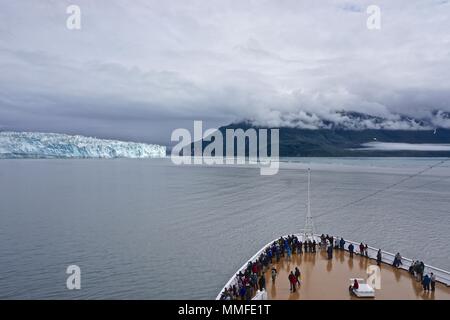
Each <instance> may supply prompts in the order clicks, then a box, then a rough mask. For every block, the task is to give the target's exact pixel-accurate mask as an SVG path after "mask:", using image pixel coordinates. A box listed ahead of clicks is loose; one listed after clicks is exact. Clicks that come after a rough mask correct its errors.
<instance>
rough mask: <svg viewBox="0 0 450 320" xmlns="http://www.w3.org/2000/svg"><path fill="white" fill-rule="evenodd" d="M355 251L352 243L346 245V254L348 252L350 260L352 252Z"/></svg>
mask: <svg viewBox="0 0 450 320" xmlns="http://www.w3.org/2000/svg"><path fill="white" fill-rule="evenodd" d="M354 250H355V246H354V245H353V243H350V244H349V245H348V252H350V258H353V251H354Z"/></svg>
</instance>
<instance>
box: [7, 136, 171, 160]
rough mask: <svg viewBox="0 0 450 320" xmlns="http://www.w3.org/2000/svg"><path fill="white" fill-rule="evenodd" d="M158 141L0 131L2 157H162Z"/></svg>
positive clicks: (161, 149)
mask: <svg viewBox="0 0 450 320" xmlns="http://www.w3.org/2000/svg"><path fill="white" fill-rule="evenodd" d="M165 156H166V147H165V146H161V145H157V144H146V143H136V142H125V141H117V140H105V139H97V138H91V137H85V136H80V135H67V134H59V133H39V132H0V158H44V159H46V158H103V159H113V158H131V159H145V158H162V157H165Z"/></svg>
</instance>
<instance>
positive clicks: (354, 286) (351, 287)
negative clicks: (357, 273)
mask: <svg viewBox="0 0 450 320" xmlns="http://www.w3.org/2000/svg"><path fill="white" fill-rule="evenodd" d="M358 288H359V283H358V280H356V279H355V280H354V281H353V285H351V286H350V287H349V288H348V290H349V291H350V292H353V290H358Z"/></svg>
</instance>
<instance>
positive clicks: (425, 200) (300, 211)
mask: <svg viewBox="0 0 450 320" xmlns="http://www.w3.org/2000/svg"><path fill="white" fill-rule="evenodd" d="M282 160H283V161H282V163H281V165H280V166H281V168H280V171H279V172H278V174H276V175H273V176H261V175H260V170H259V169H258V168H256V167H254V166H251V167H250V166H202V165H195V166H194V165H184V166H175V165H173V164H172V163H171V161H170V159H149V160H125V159H118V160H56V159H55V160H0V298H3V299H12V298H16V299H28V298H38V299H51V298H56V299H75V298H84V299H85V298H91V299H105V298H112V299H185V298H186V299H213V298H215V296H216V295H217V293H218V292H219V291H220V290H221V288H222V287H223V285H224V284H225V283H226V282H227V281H228V279H229V278H230V277H231V276H232V275H233V274H234V272H235V271H236V270H237V269H238V268H239V267H240V266H241V265H242V264H244V263H245V262H246V261H247V259H248V258H249V257H251V256H252V255H253V254H254V253H255V252H256V251H258V250H259V249H260V248H261V247H262V246H263V245H265V244H266V243H267V242H269V241H271V240H273V239H274V238H277V237H279V236H280V235H286V234H289V233H294V232H299V230H300V229H301V228H302V227H303V223H304V217H305V213H306V190H307V185H306V181H307V176H306V169H307V168H311V169H312V178H311V208H312V213H313V216H314V217H315V227H316V231H317V233H329V234H333V235H335V236H343V237H344V238H347V239H349V240H354V241H364V242H367V243H368V244H369V245H370V246H374V247H380V248H382V249H384V250H386V251H390V252H397V251H399V252H401V254H402V255H403V256H405V257H410V258H414V259H421V260H423V261H424V262H425V263H427V264H431V265H434V266H436V267H440V268H443V269H447V270H449V269H450V247H449V243H450V232H449V227H450V161H446V160H445V159H439V158H365V159H363V158H305V159H302V158H287V159H282ZM420 172H421V173H420ZM419 173H420V174H419ZM73 264H75V265H78V266H79V267H80V268H81V289H80V290H68V289H67V288H66V279H67V277H68V275H67V274H66V268H67V267H68V266H69V265H73Z"/></svg>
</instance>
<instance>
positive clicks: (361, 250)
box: [359, 242, 364, 256]
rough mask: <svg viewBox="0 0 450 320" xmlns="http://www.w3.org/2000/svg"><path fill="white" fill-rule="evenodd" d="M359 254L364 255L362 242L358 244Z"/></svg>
mask: <svg viewBox="0 0 450 320" xmlns="http://www.w3.org/2000/svg"><path fill="white" fill-rule="evenodd" d="M359 253H360V254H361V256H363V255H364V244H363V243H362V242H361V243H360V244H359Z"/></svg>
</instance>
